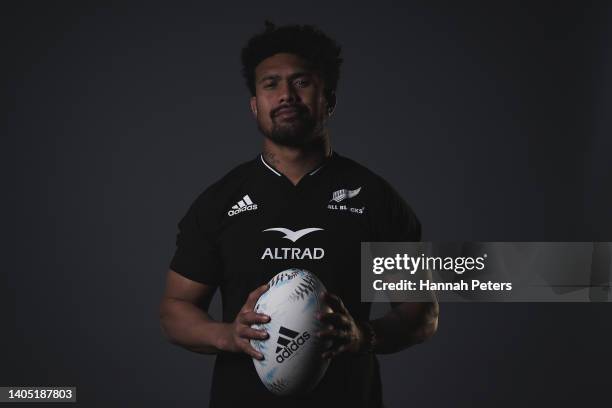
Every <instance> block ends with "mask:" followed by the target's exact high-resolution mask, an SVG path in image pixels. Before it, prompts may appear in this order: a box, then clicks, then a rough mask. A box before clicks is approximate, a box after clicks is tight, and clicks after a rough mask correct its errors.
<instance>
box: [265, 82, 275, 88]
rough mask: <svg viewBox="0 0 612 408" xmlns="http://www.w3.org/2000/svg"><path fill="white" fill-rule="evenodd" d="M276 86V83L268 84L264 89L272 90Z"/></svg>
mask: <svg viewBox="0 0 612 408" xmlns="http://www.w3.org/2000/svg"><path fill="white" fill-rule="evenodd" d="M275 86H276V82H266V83H264V84H263V88H264V89H272V88H274V87H275Z"/></svg>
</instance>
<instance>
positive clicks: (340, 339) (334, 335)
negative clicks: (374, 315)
mask: <svg viewBox="0 0 612 408" xmlns="http://www.w3.org/2000/svg"><path fill="white" fill-rule="evenodd" d="M317 337H319V338H320V339H321V340H332V341H333V342H334V344H337V343H344V342H347V341H349V340H350V336H349V334H348V333H347V332H345V331H344V330H337V329H325V330H321V331H320V332H318V333H317Z"/></svg>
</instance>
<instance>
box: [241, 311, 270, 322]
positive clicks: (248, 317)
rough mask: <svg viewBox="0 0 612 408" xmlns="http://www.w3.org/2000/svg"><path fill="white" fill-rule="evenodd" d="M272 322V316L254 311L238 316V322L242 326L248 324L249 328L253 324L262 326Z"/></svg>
mask: <svg viewBox="0 0 612 408" xmlns="http://www.w3.org/2000/svg"><path fill="white" fill-rule="evenodd" d="M269 321H270V316H268V315H265V314H263V313H256V312H254V311H252V310H251V311H248V312H241V313H240V314H239V315H238V322H240V323H242V324H246V325H248V326H250V325H252V324H258V323H259V324H262V323H268V322H269Z"/></svg>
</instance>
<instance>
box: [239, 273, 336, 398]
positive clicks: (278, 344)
mask: <svg viewBox="0 0 612 408" xmlns="http://www.w3.org/2000/svg"><path fill="white" fill-rule="evenodd" d="M269 285H270V288H269V289H268V290H267V291H266V292H265V293H264V294H263V295H261V296H260V298H259V300H258V301H257V303H256V304H255V311H256V312H257V313H264V314H266V315H268V316H270V322H268V323H266V324H256V325H253V326H252V327H253V328H255V329H263V330H265V331H266V332H268V334H269V337H268V338H267V339H266V340H251V345H252V346H253V348H255V349H256V350H258V351H259V352H260V353H262V354H263V356H264V359H263V360H257V359H253V363H254V364H255V369H256V370H257V374H258V375H259V378H260V379H261V381H262V382H263V383H264V385H265V386H266V388H267V389H268V390H270V391H272V392H273V393H274V394H277V395H294V394H304V393H307V392H308V391H310V390H312V389H313V388H314V387H315V386H316V385H317V384H318V383H319V381H320V380H321V378H323V375H325V371H326V370H327V367H328V366H329V360H326V359H323V358H321V353H323V351H325V349H326V348H327V347H329V344H327V343H328V342H322V341H321V340H320V339H319V338H318V337H316V336H315V333H316V332H317V331H318V330H320V328H321V323H320V322H319V321H318V320H317V319H316V316H315V314H316V313H317V312H319V311H321V312H330V311H331V309H330V308H329V306H327V305H325V304H324V303H323V302H322V300H321V299H320V298H319V296H320V294H321V293H322V292H324V291H325V286H323V283H321V281H320V280H319V279H318V278H317V277H316V276H315V275H314V274H312V273H310V272H308V271H306V270H303V269H287V270H286V271H283V272H280V273H279V274H277V275H276V276H274V277H273V278H272V279H271V280H270V282H269Z"/></svg>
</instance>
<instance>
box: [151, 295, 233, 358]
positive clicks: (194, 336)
mask: <svg viewBox="0 0 612 408" xmlns="http://www.w3.org/2000/svg"><path fill="white" fill-rule="evenodd" d="M160 322H161V327H162V331H163V333H164V335H165V336H166V338H167V339H168V341H170V342H171V343H173V344H176V345H178V346H181V347H183V348H186V349H187V350H190V351H193V352H196V353H202V354H215V353H218V352H219V351H221V350H223V348H224V344H225V343H226V342H227V338H228V336H229V326H230V325H229V324H227V323H221V322H218V321H216V320H214V319H212V318H211V317H210V316H209V315H208V313H206V312H204V311H203V310H202V309H200V308H199V307H197V306H196V305H194V304H193V303H190V302H186V301H184V300H179V299H170V298H166V299H164V300H163V301H162V304H161V305H160Z"/></svg>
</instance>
